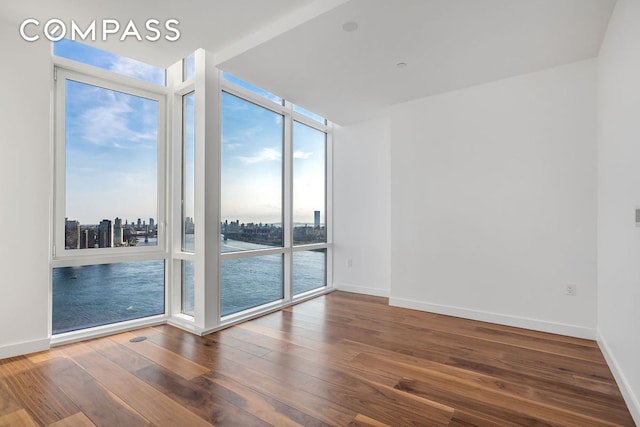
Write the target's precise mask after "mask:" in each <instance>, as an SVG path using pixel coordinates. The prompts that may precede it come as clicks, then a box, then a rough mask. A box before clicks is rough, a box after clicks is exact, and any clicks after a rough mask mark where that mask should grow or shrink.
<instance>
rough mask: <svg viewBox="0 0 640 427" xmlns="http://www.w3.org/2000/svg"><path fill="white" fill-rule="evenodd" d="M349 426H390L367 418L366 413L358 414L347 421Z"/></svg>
mask: <svg viewBox="0 0 640 427" xmlns="http://www.w3.org/2000/svg"><path fill="white" fill-rule="evenodd" d="M349 426H350V427H390V426H389V424H385V423H381V422H380V421H378V420H374V419H373V418H369V417H367V416H366V415H362V414H358V415H356V416H355V418H354V419H353V421H351V422H350V423H349Z"/></svg>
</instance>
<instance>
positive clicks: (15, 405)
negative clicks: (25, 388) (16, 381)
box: [0, 380, 22, 416]
mask: <svg viewBox="0 0 640 427" xmlns="http://www.w3.org/2000/svg"><path fill="white" fill-rule="evenodd" d="M18 409H22V404H21V403H20V402H19V401H18V399H17V398H16V397H15V395H14V394H13V393H12V392H11V390H10V389H9V386H8V385H7V383H6V381H4V380H0V416H3V415H7V414H10V413H12V412H15V411H17V410H18Z"/></svg>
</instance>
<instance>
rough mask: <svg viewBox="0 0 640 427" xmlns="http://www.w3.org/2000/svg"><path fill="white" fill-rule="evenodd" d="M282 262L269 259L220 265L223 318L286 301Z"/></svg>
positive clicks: (264, 257)
mask: <svg viewBox="0 0 640 427" xmlns="http://www.w3.org/2000/svg"><path fill="white" fill-rule="evenodd" d="M282 260H283V256H282V255H266V256H256V257H251V258H241V259H233V260H223V261H221V263H220V269H221V272H220V278H221V291H220V294H221V295H220V296H221V301H220V305H221V313H222V316H227V315H229V314H233V313H237V312H239V311H242V310H246V309H249V308H253V307H257V306H259V305H262V304H266V303H269V302H273V301H278V300H280V299H282V298H284V291H283V282H282V277H283V273H282V267H283V261H282Z"/></svg>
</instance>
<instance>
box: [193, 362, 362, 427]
mask: <svg viewBox="0 0 640 427" xmlns="http://www.w3.org/2000/svg"><path fill="white" fill-rule="evenodd" d="M221 372H224V374H222V373H220V372H212V373H210V374H207V375H206V376H205V377H206V378H207V379H208V380H209V381H212V382H215V381H217V380H218V379H219V378H222V379H233V380H235V381H237V382H239V383H242V384H245V385H246V386H247V387H249V388H250V389H252V390H255V391H256V392H258V393H260V394H262V395H265V396H268V397H270V398H271V399H273V400H276V401H278V402H281V403H283V404H285V405H287V406H290V407H292V408H295V409H297V410H299V411H301V412H304V413H306V414H309V415H311V416H312V417H313V418H315V419H318V420H321V421H322V422H324V423H327V424H329V425H336V426H340V425H348V424H349V422H351V420H352V419H353V418H354V417H355V416H356V413H355V412H354V411H351V410H349V409H347V408H345V407H343V406H341V405H337V404H335V403H334V402H332V401H330V400H327V399H323V398H322V397H319V396H317V395H314V394H312V393H308V392H307V391H305V390H299V389H295V388H293V387H291V386H289V385H288V384H287V385H285V384H283V383H281V382H278V381H273V379H272V378H271V377H269V376H267V375H265V374H264V373H263V372H259V371H252V370H250V369H248V368H246V367H244V366H242V365H239V364H229V365H227V366H225V369H222V370H221Z"/></svg>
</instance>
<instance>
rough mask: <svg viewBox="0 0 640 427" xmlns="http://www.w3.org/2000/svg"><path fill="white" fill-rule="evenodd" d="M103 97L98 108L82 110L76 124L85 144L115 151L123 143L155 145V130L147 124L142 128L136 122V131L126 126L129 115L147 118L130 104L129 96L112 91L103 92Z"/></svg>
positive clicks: (137, 118) (141, 125)
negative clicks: (101, 146) (112, 148)
mask: <svg viewBox="0 0 640 427" xmlns="http://www.w3.org/2000/svg"><path fill="white" fill-rule="evenodd" d="M104 95H105V98H106V99H103V100H101V101H100V102H99V103H98V104H99V106H97V107H94V108H88V109H87V110H85V111H84V112H83V113H82V115H81V117H80V120H79V122H78V123H77V125H76V126H77V128H78V129H79V130H80V131H81V133H82V137H83V138H84V139H85V140H86V141H89V142H91V143H93V144H96V145H105V146H111V147H114V148H117V147H120V146H121V142H122V141H127V142H129V141H132V142H155V141H156V140H157V129H155V127H154V128H150V127H149V126H148V125H147V126H145V125H146V124H143V123H138V126H137V128H138V129H133V128H132V127H131V126H130V125H129V122H130V121H131V119H132V116H133V118H135V119H136V120H140V121H143V120H144V119H145V118H146V114H142V115H141V114H140V111H137V110H136V109H134V108H132V107H131V106H130V105H129V101H130V96H129V95H123V94H117V93H116V92H112V91H105V92H104ZM143 113H144V112H143ZM153 119H155V117H154V118H153ZM144 127H146V129H144Z"/></svg>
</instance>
